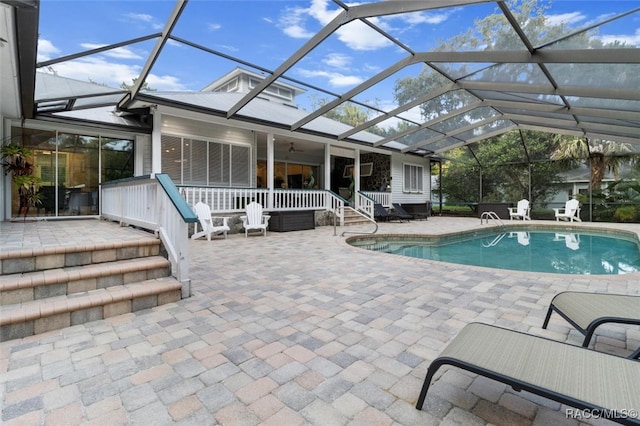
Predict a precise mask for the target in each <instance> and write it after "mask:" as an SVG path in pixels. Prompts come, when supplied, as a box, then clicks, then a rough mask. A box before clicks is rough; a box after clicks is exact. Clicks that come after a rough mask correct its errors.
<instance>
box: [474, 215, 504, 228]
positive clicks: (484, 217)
mask: <svg viewBox="0 0 640 426" xmlns="http://www.w3.org/2000/svg"><path fill="white" fill-rule="evenodd" d="M484 219H486V220H487V225H488V224H489V219H491V220H493V221H494V222H496V223H497V224H498V225H499V226H504V222H502V220H500V217H498V215H497V214H496V212H482V214H481V215H480V225H482V221H483V220H484Z"/></svg>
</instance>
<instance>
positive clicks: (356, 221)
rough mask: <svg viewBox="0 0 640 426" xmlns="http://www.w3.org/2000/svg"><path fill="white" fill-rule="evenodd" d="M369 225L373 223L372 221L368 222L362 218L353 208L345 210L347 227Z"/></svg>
mask: <svg viewBox="0 0 640 426" xmlns="http://www.w3.org/2000/svg"><path fill="white" fill-rule="evenodd" d="M367 223H371V221H370V220H368V219H367V218H366V217H364V216H362V215H361V214H360V213H358V212H357V211H355V210H353V209H352V208H345V209H344V224H345V226H347V225H362V224H367Z"/></svg>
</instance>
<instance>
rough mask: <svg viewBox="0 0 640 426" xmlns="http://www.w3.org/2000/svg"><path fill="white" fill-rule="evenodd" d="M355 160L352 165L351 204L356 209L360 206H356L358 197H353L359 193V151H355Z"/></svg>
mask: <svg viewBox="0 0 640 426" xmlns="http://www.w3.org/2000/svg"><path fill="white" fill-rule="evenodd" d="M354 153H355V158H354V163H353V193H354V196H353V202H354V204H355V206H356V209H357V208H359V207H360V206H359V205H358V196H357V195H355V194H357V193H358V192H359V191H360V149H359V148H356V149H355V152H354Z"/></svg>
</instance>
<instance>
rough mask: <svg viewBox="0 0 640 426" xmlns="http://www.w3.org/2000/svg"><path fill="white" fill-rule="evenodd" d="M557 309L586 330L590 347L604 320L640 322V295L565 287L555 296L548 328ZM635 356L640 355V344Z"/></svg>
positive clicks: (544, 325)
mask: <svg viewBox="0 0 640 426" xmlns="http://www.w3.org/2000/svg"><path fill="white" fill-rule="evenodd" d="M554 311H555V312H557V313H558V314H559V315H560V316H561V317H562V318H564V319H566V320H567V321H568V322H569V323H570V324H571V325H572V326H574V327H575V328H576V329H577V330H578V331H579V332H580V333H582V334H584V341H583V342H582V346H585V347H586V346H589V342H590V341H591V337H592V336H593V333H594V331H595V330H596V328H597V327H599V326H600V325H602V324H606V323H610V322H612V323H619V324H637V325H640V296H631V295H626V294H607V293H585V292H577V291H564V292H562V293H558V294H556V295H555V296H554V298H553V299H552V300H551V304H550V305H549V309H548V310H547V316H546V318H545V319H544V324H542V328H547V325H549V318H551V313H552V312H554ZM632 356H633V357H635V358H637V357H638V356H640V348H639V349H638V350H637V351H636V352H635V353H634V354H633V355H632ZM639 392H640V391H639Z"/></svg>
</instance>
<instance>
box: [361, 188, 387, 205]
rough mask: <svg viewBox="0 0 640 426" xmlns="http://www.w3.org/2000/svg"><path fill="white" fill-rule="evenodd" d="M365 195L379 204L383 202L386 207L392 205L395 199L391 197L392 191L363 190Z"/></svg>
mask: <svg viewBox="0 0 640 426" xmlns="http://www.w3.org/2000/svg"><path fill="white" fill-rule="evenodd" d="M362 193H363V194H364V195H366V196H367V197H369V198H371V199H372V200H374V201H375V202H376V203H378V204H382V205H383V206H384V207H386V208H390V207H391V203H392V202H393V200H392V199H391V192H378V191H362Z"/></svg>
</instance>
